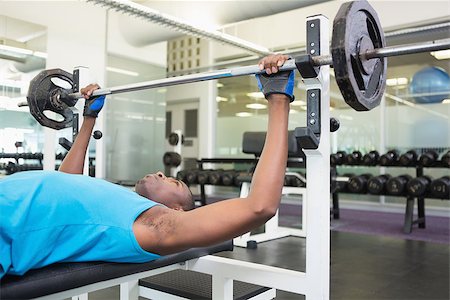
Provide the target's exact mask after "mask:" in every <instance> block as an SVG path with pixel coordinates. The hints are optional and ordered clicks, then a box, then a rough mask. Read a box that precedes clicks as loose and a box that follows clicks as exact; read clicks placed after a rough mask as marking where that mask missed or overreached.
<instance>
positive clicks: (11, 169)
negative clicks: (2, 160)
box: [5, 161, 19, 175]
mask: <svg viewBox="0 0 450 300" xmlns="http://www.w3.org/2000/svg"><path fill="white" fill-rule="evenodd" d="M18 170H19V169H18V167H17V165H16V164H15V163H13V162H11V161H9V162H8V164H7V165H6V166H5V171H6V174H7V175H10V174H14V173H16V172H18Z"/></svg>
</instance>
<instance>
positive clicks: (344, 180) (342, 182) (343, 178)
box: [333, 173, 356, 193]
mask: <svg viewBox="0 0 450 300" xmlns="http://www.w3.org/2000/svg"><path fill="white" fill-rule="evenodd" d="M354 176H356V175H355V174H353V173H345V174H343V175H337V176H335V177H334V180H335V183H334V184H335V186H333V188H334V190H335V192H336V193H338V192H340V193H346V192H348V181H349V180H350V178H352V177H354Z"/></svg>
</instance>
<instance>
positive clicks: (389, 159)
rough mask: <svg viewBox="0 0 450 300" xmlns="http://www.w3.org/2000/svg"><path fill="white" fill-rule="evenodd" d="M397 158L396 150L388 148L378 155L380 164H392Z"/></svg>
mask: <svg viewBox="0 0 450 300" xmlns="http://www.w3.org/2000/svg"><path fill="white" fill-rule="evenodd" d="M397 160H398V152H397V150H389V151H388V152H386V153H385V154H383V155H381V157H380V166H393V165H395V163H396V162H397Z"/></svg>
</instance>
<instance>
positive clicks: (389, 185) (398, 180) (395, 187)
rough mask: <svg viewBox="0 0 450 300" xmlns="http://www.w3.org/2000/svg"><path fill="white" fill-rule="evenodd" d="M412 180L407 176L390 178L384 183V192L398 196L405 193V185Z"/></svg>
mask: <svg viewBox="0 0 450 300" xmlns="http://www.w3.org/2000/svg"><path fill="white" fill-rule="evenodd" d="M411 179H412V177H411V176H409V175H406V174H405V175H400V176H397V177H392V178H390V179H389V180H388V181H387V182H386V192H387V194H389V195H393V196H400V195H404V194H405V192H406V184H407V183H408V182H409V181H410V180H411Z"/></svg>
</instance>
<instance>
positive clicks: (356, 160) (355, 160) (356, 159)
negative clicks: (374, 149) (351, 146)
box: [345, 151, 362, 165]
mask: <svg viewBox="0 0 450 300" xmlns="http://www.w3.org/2000/svg"><path fill="white" fill-rule="evenodd" d="M361 159H362V153H361V152H360V151H353V152H352V153H349V154H347V156H345V163H346V164H347V165H359V164H361Z"/></svg>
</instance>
